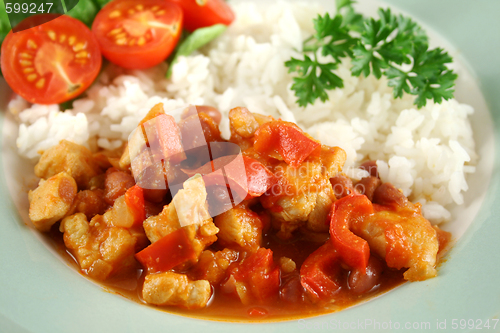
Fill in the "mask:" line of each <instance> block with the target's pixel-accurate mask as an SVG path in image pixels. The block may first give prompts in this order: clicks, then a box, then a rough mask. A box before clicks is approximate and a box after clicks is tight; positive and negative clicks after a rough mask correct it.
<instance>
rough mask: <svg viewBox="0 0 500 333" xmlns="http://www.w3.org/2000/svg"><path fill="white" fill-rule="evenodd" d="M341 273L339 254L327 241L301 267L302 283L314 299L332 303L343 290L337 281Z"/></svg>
mask: <svg viewBox="0 0 500 333" xmlns="http://www.w3.org/2000/svg"><path fill="white" fill-rule="evenodd" d="M340 271H341V267H340V256H339V253H338V251H337V250H336V249H335V248H334V247H333V244H332V242H330V241H326V243H325V244H323V245H322V246H321V247H319V248H318V249H317V250H316V251H314V252H313V253H311V254H310V255H309V257H307V259H306V260H305V261H304V263H303V264H302V266H301V267H300V283H301V284H302V287H304V289H305V290H307V291H308V292H309V293H310V294H311V295H312V296H313V297H315V298H318V299H320V300H323V301H330V300H332V299H333V296H334V295H335V294H336V293H337V291H339V289H340V288H341V286H340V283H339V282H338V281H337V276H338V275H339V273H340Z"/></svg>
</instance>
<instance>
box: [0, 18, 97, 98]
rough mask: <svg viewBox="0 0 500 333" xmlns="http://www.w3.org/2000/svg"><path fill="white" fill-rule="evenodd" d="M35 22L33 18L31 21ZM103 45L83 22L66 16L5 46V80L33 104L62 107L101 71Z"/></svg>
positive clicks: (11, 38) (23, 33)
mask: <svg viewBox="0 0 500 333" xmlns="http://www.w3.org/2000/svg"><path fill="white" fill-rule="evenodd" d="M29 19H31V18H29ZM101 63H102V57H101V52H100V51H99V45H98V44H97V41H96V39H95V37H94V35H93V34H92V32H91V31H90V30H89V28H87V27H86V26H85V25H84V24H83V23H82V22H80V21H78V20H76V19H74V18H72V17H69V16H66V15H62V16H60V17H58V18H56V19H53V20H52V21H49V22H47V23H44V24H42V25H39V26H36V27H34V28H31V29H27V30H23V31H20V32H16V33H13V32H12V31H11V32H9V33H8V35H7V36H6V37H5V40H4V42H3V44H2V56H1V65H2V72H3V75H4V77H5V80H6V81H7V83H8V84H9V85H10V87H11V88H12V89H13V90H14V91H15V92H16V93H17V94H19V95H20V96H22V97H23V98H24V99H26V100H27V101H29V102H31V103H38V104H54V103H62V102H65V101H67V100H70V99H72V98H75V97H76V96H78V95H80V94H81V93H82V92H83V91H85V89H87V88H88V87H89V86H90V84H91V83H92V82H93V81H94V79H95V78H96V76H97V74H99V70H100V69H101Z"/></svg>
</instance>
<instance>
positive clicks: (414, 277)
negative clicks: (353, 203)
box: [351, 183, 439, 281]
mask: <svg viewBox="0 0 500 333" xmlns="http://www.w3.org/2000/svg"><path fill="white" fill-rule="evenodd" d="M397 193H399V195H398V194H397ZM376 200H378V202H379V203H380V202H384V204H385V205H384V206H378V208H377V206H376V210H375V211H376V212H375V213H374V214H372V215H370V216H369V217H367V218H364V219H356V220H354V221H353V222H352V223H351V231H352V232H353V233H355V234H356V235H358V236H359V237H361V238H363V239H365V240H366V241H367V242H368V244H369V245H370V249H371V251H374V252H375V253H377V254H378V255H379V256H380V257H382V258H385V261H386V262H387V266H389V267H393V268H397V269H401V268H409V269H408V270H407V271H406V272H405V273H404V278H405V279H406V280H409V281H421V280H425V279H428V278H432V277H434V276H436V275H437V272H436V269H435V267H434V266H435V265H436V256H437V253H438V250H439V242H438V236H437V234H436V230H435V229H434V228H433V227H432V226H431V224H430V222H429V221H428V220H426V219H425V218H424V217H423V216H422V214H421V212H420V205H418V204H417V205H413V204H412V203H411V202H409V201H408V199H406V197H404V195H403V194H402V193H401V192H399V191H398V190H397V189H395V188H394V186H392V185H391V184H388V183H385V184H382V185H381V186H379V187H378V188H377V190H376V191H375V195H374V201H376ZM380 207H382V208H380Z"/></svg>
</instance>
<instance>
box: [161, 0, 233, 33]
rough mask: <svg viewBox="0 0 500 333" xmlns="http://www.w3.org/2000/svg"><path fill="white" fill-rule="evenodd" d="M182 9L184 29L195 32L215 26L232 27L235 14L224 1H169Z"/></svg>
mask: <svg viewBox="0 0 500 333" xmlns="http://www.w3.org/2000/svg"><path fill="white" fill-rule="evenodd" d="M168 1H170V2H173V3H176V4H178V5H179V6H181V7H182V10H183V11H184V17H185V22H184V28H185V29H186V30H189V31H194V30H196V29H198V28H203V27H209V26H212V25H214V24H224V25H230V24H231V23H232V22H233V21H234V12H233V10H232V9H231V7H229V6H228V5H227V4H226V3H225V2H224V1H223V0H168Z"/></svg>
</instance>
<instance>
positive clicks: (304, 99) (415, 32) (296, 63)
mask: <svg viewBox="0 0 500 333" xmlns="http://www.w3.org/2000/svg"><path fill="white" fill-rule="evenodd" d="M352 3H353V1H352V0H337V9H338V12H339V14H337V15H335V16H334V17H331V16H330V15H329V14H328V13H327V14H325V15H324V16H321V15H319V16H318V18H316V19H314V29H315V30H316V33H315V34H314V35H313V36H311V37H310V38H308V39H307V40H305V41H304V47H303V52H304V58H303V59H295V58H292V59H291V60H289V61H287V62H286V63H285V66H286V67H288V68H289V72H290V73H292V72H296V73H298V76H297V77H295V78H294V79H293V80H294V84H293V85H292V90H294V91H295V96H297V97H298V99H297V103H298V104H299V105H300V106H303V107H305V106H307V105H308V104H313V103H314V101H315V100H316V99H318V98H319V99H320V100H321V101H322V102H324V101H326V100H327V99H328V94H327V90H332V89H336V88H342V87H343V86H344V85H343V81H342V79H341V78H340V77H339V76H338V75H336V74H335V73H334V71H335V70H336V69H337V68H338V65H339V64H340V62H341V61H342V58H347V57H349V58H351V64H352V68H351V73H352V75H354V76H360V75H361V74H363V75H364V76H365V77H366V76H368V75H370V74H373V75H374V76H375V77H376V78H377V79H380V78H381V77H382V75H385V76H386V77H387V78H388V79H389V81H388V85H389V86H390V87H392V88H393V89H394V98H401V97H402V96H403V92H406V93H408V94H412V95H416V96H417V98H416V99H415V104H416V105H417V106H418V108H421V107H423V106H424V105H425V104H426V103H427V100H428V99H433V100H434V102H436V103H441V101H442V100H443V99H445V100H447V99H450V98H453V92H454V90H453V86H454V85H455V79H456V78H457V75H456V74H455V73H454V72H453V71H452V70H450V69H449V68H448V67H447V66H446V64H448V63H451V62H452V58H451V57H450V56H449V55H448V53H446V52H445V51H444V50H443V49H441V48H436V49H429V42H428V38H427V35H426V34H425V32H424V31H423V30H422V28H421V27H420V26H419V25H418V24H417V23H415V22H414V21H412V20H411V19H410V18H408V17H405V16H403V15H394V14H393V13H392V12H391V10H390V9H379V10H378V16H379V19H378V20H376V19H374V18H363V17H362V16H361V15H360V14H358V13H356V12H355V11H354V9H353V7H352ZM319 54H321V55H322V56H324V57H327V56H331V60H330V62H326V63H325V62H322V61H320V59H319Z"/></svg>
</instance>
